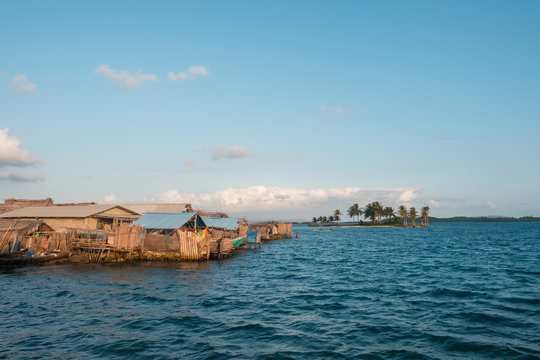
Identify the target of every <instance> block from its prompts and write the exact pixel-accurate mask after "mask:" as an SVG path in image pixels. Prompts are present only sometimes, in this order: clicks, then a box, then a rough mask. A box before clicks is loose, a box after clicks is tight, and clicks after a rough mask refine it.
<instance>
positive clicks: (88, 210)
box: [0, 205, 122, 218]
mask: <svg viewBox="0 0 540 360" xmlns="http://www.w3.org/2000/svg"><path fill="white" fill-rule="evenodd" d="M115 207H119V208H122V207H121V206H117V205H87V206H32V207H25V208H21V209H17V210H13V211H10V212H7V213H4V214H0V218H86V217H89V216H92V215H96V214H99V213H102V212H105V211H107V210H110V209H113V208H115Z"/></svg>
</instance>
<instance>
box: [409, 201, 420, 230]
mask: <svg viewBox="0 0 540 360" xmlns="http://www.w3.org/2000/svg"><path fill="white" fill-rule="evenodd" d="M416 215H418V214H417V213H416V209H415V208H414V206H413V207H411V208H410V209H409V216H410V217H411V220H412V225H413V226H415V225H416V224H415V223H414V220H415V219H416Z"/></svg>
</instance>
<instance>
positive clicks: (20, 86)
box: [9, 74, 37, 93]
mask: <svg viewBox="0 0 540 360" xmlns="http://www.w3.org/2000/svg"><path fill="white" fill-rule="evenodd" d="M9 87H10V89H11V90H12V91H15V92H20V93H31V92H34V91H36V89H37V85H36V84H33V83H31V82H30V80H28V78H27V77H26V75H24V74H17V75H15V77H14V78H13V79H12V80H11V83H10V84H9Z"/></svg>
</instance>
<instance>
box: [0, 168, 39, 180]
mask: <svg viewBox="0 0 540 360" xmlns="http://www.w3.org/2000/svg"><path fill="white" fill-rule="evenodd" d="M0 181H14V182H38V181H43V176H42V175H41V174H16V173H14V172H12V171H11V170H2V171H0Z"/></svg>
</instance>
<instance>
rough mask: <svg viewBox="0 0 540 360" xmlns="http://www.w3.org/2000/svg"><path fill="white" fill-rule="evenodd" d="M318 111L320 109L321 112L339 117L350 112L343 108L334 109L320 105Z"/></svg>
mask: <svg viewBox="0 0 540 360" xmlns="http://www.w3.org/2000/svg"><path fill="white" fill-rule="evenodd" d="M317 109H319V111H321V112H333V113H336V114H339V115H341V114H345V113H347V112H348V111H347V110H345V109H344V108H343V107H341V106H336V107H332V106H327V105H319V106H317Z"/></svg>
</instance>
